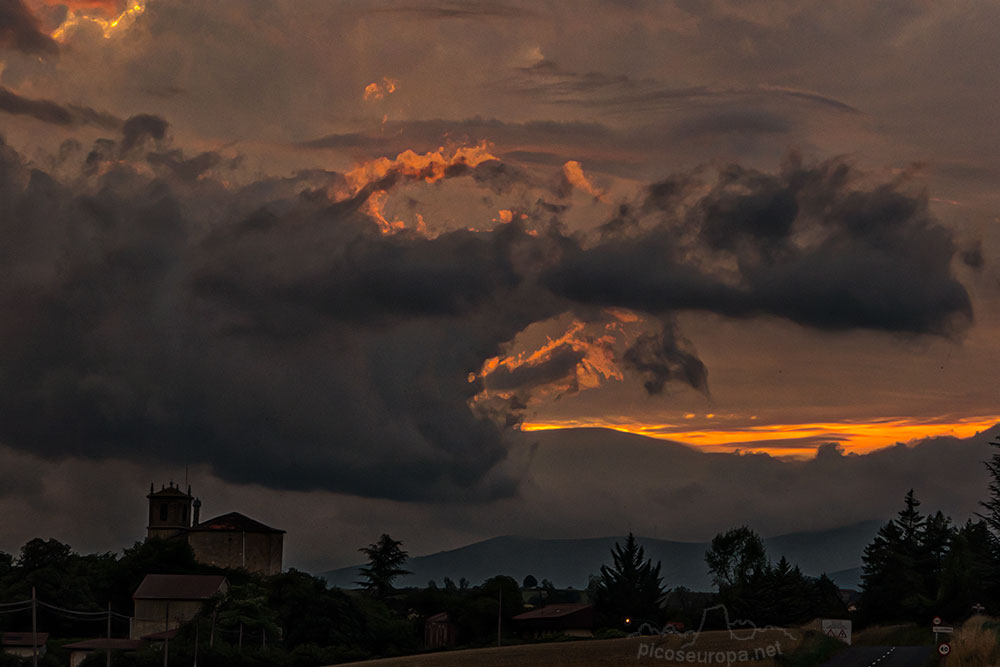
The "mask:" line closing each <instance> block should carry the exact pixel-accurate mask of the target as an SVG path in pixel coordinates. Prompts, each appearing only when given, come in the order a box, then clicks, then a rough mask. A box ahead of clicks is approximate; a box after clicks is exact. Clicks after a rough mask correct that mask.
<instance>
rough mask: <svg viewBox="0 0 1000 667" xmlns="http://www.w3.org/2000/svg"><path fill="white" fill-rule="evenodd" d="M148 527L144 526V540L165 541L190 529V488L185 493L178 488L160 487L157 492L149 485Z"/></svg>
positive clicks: (172, 486)
mask: <svg viewBox="0 0 1000 667" xmlns="http://www.w3.org/2000/svg"><path fill="white" fill-rule="evenodd" d="M146 497H147V498H149V525H148V526H146V538H147V539H149V538H152V537H159V538H162V539H167V538H168V537H173V536H174V535H177V534H178V533H181V532H183V531H185V530H187V529H188V528H190V527H191V501H192V500H194V498H193V497H192V496H191V487H190V486H189V487H188V490H187V493H185V492H184V491H181V489H180V487H177V486H174V483H173V482H170V486H167V487H164V486H162V485H161V486H160V490H159V491H154V490H153V485H152V484H150V485H149V495H148V496H146Z"/></svg>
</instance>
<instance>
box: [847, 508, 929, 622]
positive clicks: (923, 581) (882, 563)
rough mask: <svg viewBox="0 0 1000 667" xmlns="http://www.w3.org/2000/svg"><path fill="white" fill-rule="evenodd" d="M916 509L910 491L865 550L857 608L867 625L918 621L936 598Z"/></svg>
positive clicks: (920, 517) (924, 527) (924, 532)
mask: <svg viewBox="0 0 1000 667" xmlns="http://www.w3.org/2000/svg"><path fill="white" fill-rule="evenodd" d="M919 506H920V501H918V500H917V499H916V496H915V495H914V493H913V489H910V491H909V492H907V494H906V498H905V505H904V507H903V509H902V510H900V512H899V514H898V515H897V518H895V519H893V520H892V521H890V522H889V523H887V524H886V525H885V526H883V527H882V528H881V529H879V531H878V534H876V536H875V539H874V540H873V541H872V543H871V544H869V545H868V546H867V547H865V553H864V556H863V557H862V562H863V563H864V567H863V570H862V575H861V580H862V599H861V605H862V612H863V614H864V616H865V618H866V619H868V620H870V621H895V620H919V619H920V618H922V617H923V616H925V615H926V614H927V613H928V611H929V609H930V606H931V605H932V602H933V600H934V598H935V597H936V593H937V591H936V589H935V588H932V587H933V586H934V585H935V584H934V576H933V563H932V561H931V560H930V558H929V557H928V553H929V552H928V550H927V542H926V538H927V518H926V517H924V516H923V515H922V514H920V512H919V511H918V510H917V508H918V507H919Z"/></svg>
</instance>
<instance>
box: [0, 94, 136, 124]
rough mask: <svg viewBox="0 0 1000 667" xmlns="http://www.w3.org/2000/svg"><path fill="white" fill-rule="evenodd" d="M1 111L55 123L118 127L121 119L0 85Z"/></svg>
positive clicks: (88, 108)
mask: <svg viewBox="0 0 1000 667" xmlns="http://www.w3.org/2000/svg"><path fill="white" fill-rule="evenodd" d="M0 111H2V112H4V113H9V114H15V115H19V116H31V117H32V118H34V119H36V120H40V121H42V122H43V123H51V124H53V125H65V126H70V125H84V124H86V125H96V126H98V127H103V128H107V129H116V128H117V127H119V126H120V125H121V121H120V120H119V119H117V118H115V117H114V116H112V115H111V114H108V113H105V112H102V111H95V110H94V109H91V108H90V107H83V106H77V105H73V104H67V105H62V104H58V103H56V102H52V101H50V100H36V99H32V98H29V97H24V96H23V95H18V94H17V93H15V92H14V91H12V90H10V89H8V88H4V87H2V86H0Z"/></svg>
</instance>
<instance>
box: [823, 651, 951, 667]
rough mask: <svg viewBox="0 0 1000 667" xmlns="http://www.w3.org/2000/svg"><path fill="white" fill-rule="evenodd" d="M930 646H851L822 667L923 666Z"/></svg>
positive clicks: (929, 652)
mask: <svg viewBox="0 0 1000 667" xmlns="http://www.w3.org/2000/svg"><path fill="white" fill-rule="evenodd" d="M933 650H934V649H933V647H930V646H852V647H850V648H849V649H847V650H846V651H844V652H843V653H840V654H838V655H837V657H835V658H834V659H833V660H830V661H828V662H824V663H823V665H822V667H924V665H926V664H927V660H928V658H930V656H931V652H932V651H933Z"/></svg>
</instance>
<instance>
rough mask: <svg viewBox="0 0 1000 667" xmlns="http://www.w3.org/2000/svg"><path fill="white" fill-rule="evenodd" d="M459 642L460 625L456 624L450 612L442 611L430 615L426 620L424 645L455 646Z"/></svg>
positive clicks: (429, 646)
mask: <svg viewBox="0 0 1000 667" xmlns="http://www.w3.org/2000/svg"><path fill="white" fill-rule="evenodd" d="M457 642H458V626H456V625H455V624H454V623H453V622H452V620H451V618H450V617H449V616H448V612H445V611H443V612H441V613H440V614H434V615H433V616H428V617H427V618H426V619H425V620H424V647H425V648H443V647H445V646H454V645H455V644H456V643H457Z"/></svg>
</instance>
